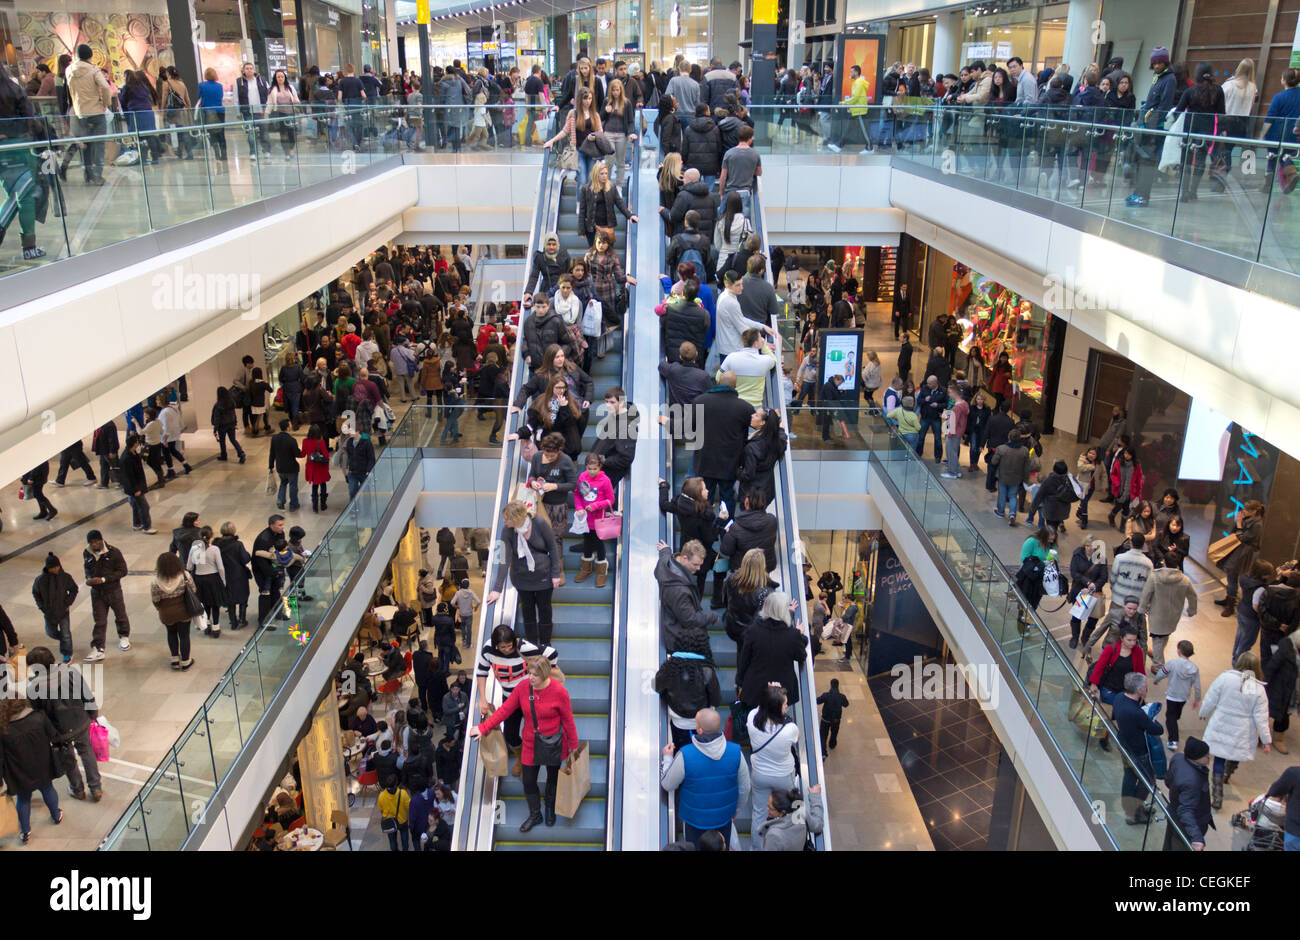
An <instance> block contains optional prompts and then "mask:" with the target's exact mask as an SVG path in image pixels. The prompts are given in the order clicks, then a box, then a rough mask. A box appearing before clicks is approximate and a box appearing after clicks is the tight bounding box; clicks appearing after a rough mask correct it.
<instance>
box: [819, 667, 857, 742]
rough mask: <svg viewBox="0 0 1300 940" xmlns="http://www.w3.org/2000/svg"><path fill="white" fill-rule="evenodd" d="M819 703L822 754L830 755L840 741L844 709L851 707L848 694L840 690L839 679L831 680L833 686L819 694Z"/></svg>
mask: <svg viewBox="0 0 1300 940" xmlns="http://www.w3.org/2000/svg"><path fill="white" fill-rule="evenodd" d="M817 704H818V705H820V706H821V707H822V719H821V736H822V755H823V756H829V755H830V752H831V751H833V750H835V745H836V743H837V742H838V741H839V737H840V721H841V720H843V717H844V709H846V708H848V707H849V699H848V696H846V695H845V694H844V693H843V692H841V691H840V680H839V679H832V680H831V687H830V688H829V689H827V690H826V691H825V692H823V693H822V694H821V695H819V696H817Z"/></svg>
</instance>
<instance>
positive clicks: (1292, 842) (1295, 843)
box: [1282, 832, 1300, 852]
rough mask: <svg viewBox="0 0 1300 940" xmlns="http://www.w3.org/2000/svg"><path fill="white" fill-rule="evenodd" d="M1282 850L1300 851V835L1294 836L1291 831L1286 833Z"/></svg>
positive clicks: (1283, 837)
mask: <svg viewBox="0 0 1300 940" xmlns="http://www.w3.org/2000/svg"><path fill="white" fill-rule="evenodd" d="M1282 851H1283V852H1300V836H1293V835H1291V833H1289V832H1288V833H1286V834H1284V835H1283V836H1282Z"/></svg>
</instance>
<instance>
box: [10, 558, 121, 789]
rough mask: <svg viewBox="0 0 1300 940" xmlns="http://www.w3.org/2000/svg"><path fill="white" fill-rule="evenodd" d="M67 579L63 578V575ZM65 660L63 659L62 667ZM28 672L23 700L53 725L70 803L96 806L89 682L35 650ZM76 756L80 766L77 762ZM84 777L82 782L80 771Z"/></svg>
mask: <svg viewBox="0 0 1300 940" xmlns="http://www.w3.org/2000/svg"><path fill="white" fill-rule="evenodd" d="M64 577H67V575H64ZM66 662H67V657H64V663H65V664H66ZM27 665H28V667H29V669H30V670H31V671H30V672H29V673H28V677H27V697H28V699H29V700H30V701H31V703H32V708H34V709H35V710H37V711H39V712H44V713H45V715H46V716H47V717H48V718H49V719H50V723H51V724H52V725H54V730H55V732H56V734H55V737H54V752H55V754H56V755H57V757H58V759H59V762H60V763H61V764H62V765H63V770H64V773H66V774H67V776H68V788H69V791H70V793H71V795H72V798H73V799H74V800H84V799H85V798H86V785H87V784H89V785H90V798H91V799H92V800H94V801H95V802H96V803H98V802H99V801H100V799H101V798H102V797H103V795H104V790H103V786H102V785H101V782H100V778H99V763H98V761H97V760H96V759H95V751H94V749H93V748H92V747H91V746H90V723H91V721H92V720H94V719H95V718H98V717H99V705H98V703H97V702H96V701H95V693H94V691H93V689H92V688H91V685H90V683H89V682H87V681H86V680H85V678H84V677H83V676H82V675H81V673H80V672H78V671H77V670H76V668H75V667H73V666H68V665H55V663H54V654H53V653H52V652H50V650H49V649H47V648H46V647H44V646H37V647H34V648H33V649H32V651H31V652H30V653H28V654H27ZM78 756H80V758H81V765H80V766H78V764H77V758H78ZM82 767H84V768H85V770H86V775H85V777H84V778H83V777H82V774H81V768H82Z"/></svg>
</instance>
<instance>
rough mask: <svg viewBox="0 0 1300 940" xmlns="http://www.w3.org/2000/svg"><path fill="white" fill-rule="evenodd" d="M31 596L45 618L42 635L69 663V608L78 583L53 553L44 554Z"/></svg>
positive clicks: (70, 654)
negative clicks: (41, 567)
mask: <svg viewBox="0 0 1300 940" xmlns="http://www.w3.org/2000/svg"><path fill="white" fill-rule="evenodd" d="M32 597H33V598H34V599H35V601H36V609H37V610H39V611H40V612H41V614H42V616H44V618H45V635H46V636H48V637H49V638H50V639H51V640H57V641H58V643H59V653H60V655H62V657H63V661H64V662H65V663H66V662H69V661H70V660H71V659H72V651H73V646H72V625H71V616H70V611H71V610H72V603H73V601H75V600H76V599H77V582H76V581H74V580H73V579H72V576H71V575H69V574H68V573H67V572H66V571H64V570H63V565H62V564H61V563H60V562H59V557H58V556H57V555H55V554H54V553H53V552H50V553H49V554H48V555H46V556H45V567H44V568H43V569H42V570H41V573H40V575H38V576H37V578H36V580H35V581H34V582H33V583H32Z"/></svg>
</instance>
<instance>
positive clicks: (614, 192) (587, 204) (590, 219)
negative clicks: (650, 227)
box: [578, 184, 632, 235]
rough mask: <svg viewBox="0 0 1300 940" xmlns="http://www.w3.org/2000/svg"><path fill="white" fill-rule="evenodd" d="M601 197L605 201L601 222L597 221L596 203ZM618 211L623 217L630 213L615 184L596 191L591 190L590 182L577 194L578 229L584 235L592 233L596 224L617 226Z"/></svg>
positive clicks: (609, 226) (610, 226)
mask: <svg viewBox="0 0 1300 940" xmlns="http://www.w3.org/2000/svg"><path fill="white" fill-rule="evenodd" d="M601 197H603V201H604V203H605V219H604V221H603V222H597V220H596V205H597V201H598V200H599V199H601ZM618 212H621V213H623V216H624V217H625V218H628V217H630V216H631V215H632V213H631V211H630V210H629V209H628V207H627V203H626V202H624V201H623V196H622V194H621V193H620V192H619V191H618V187H617V186H614V185H612V184H611V185H610V187H609V188H608V189H606V190H605V191H604V192H603V193H596V192H595V191H593V190H592V188H591V184H587V185H586V186H583V187H582V190H581V191H580V192H579V194H578V231H579V232H581V233H582V234H583V235H586V234H588V233H594V232H595V231H596V227H597V225H603V226H605V227H607V228H617V226H618V215H617V213H618Z"/></svg>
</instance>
